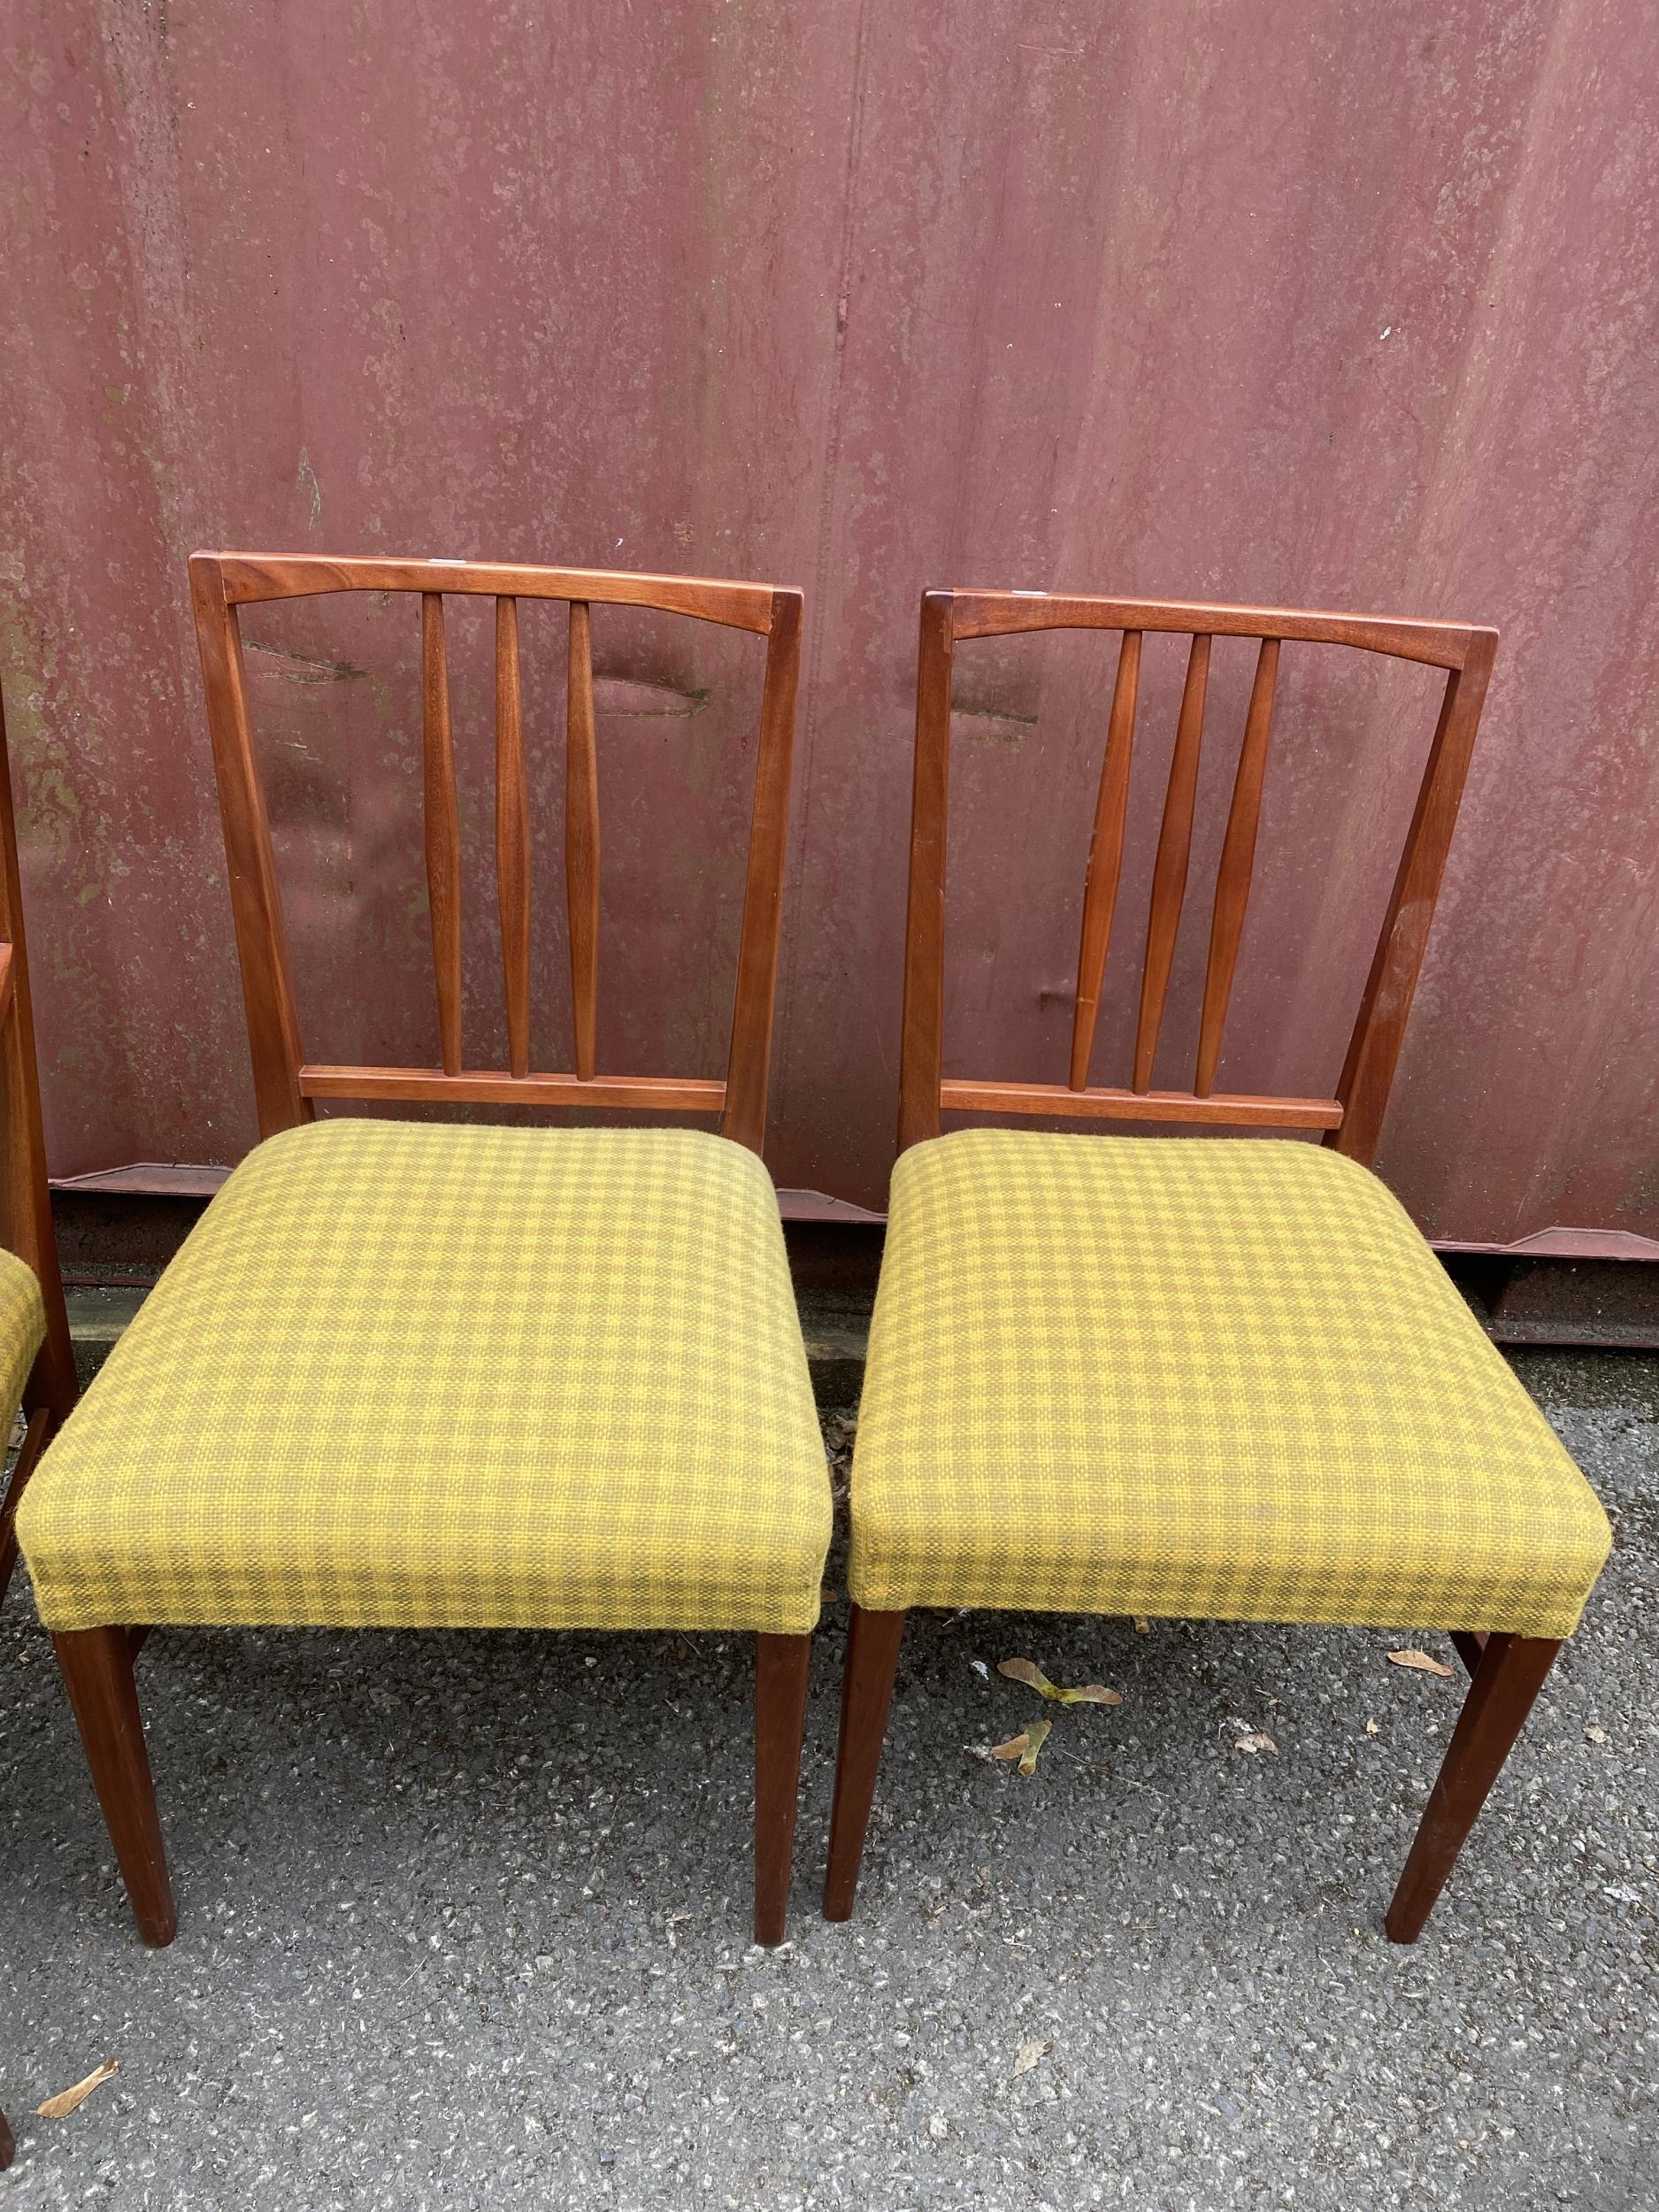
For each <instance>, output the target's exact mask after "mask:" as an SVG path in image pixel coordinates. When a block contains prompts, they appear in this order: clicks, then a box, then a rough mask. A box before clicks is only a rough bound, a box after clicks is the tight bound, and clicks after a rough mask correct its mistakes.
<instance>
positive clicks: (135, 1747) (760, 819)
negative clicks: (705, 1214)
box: [54, 553, 811, 1944]
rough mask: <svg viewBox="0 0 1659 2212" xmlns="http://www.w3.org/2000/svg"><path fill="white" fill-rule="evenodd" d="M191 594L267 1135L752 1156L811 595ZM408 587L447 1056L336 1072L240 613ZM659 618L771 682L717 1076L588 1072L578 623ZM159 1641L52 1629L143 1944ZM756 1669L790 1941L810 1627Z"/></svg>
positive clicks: (262, 566) (152, 1926) (355, 580)
mask: <svg viewBox="0 0 1659 2212" xmlns="http://www.w3.org/2000/svg"><path fill="white" fill-rule="evenodd" d="M190 591H191V597H192V601H193V603H194V607H195V612H196V636H197V641H198V644H199V646H200V649H201V657H202V673H203V680H204V686H205V690H206V698H207V713H208V724H209V729H210V733H211V739H212V747H213V764H214V771H215V774H216V778H217V781H218V787H219V810H220V814H221V817H222V819H223V824H224V833H225V844H226V852H227V859H228V863H229V871H230V890H231V905H232V911H233V915H234V923H235V930H236V946H237V952H238V956H239V958H240V962H241V967H242V995H243V1001H244V1004H245V1007H246V1012H247V1021H248V1038H249V1045H250V1051H251V1054H252V1059H253V1077H254V1089H255V1094H256V1098H257V1110H258V1119H259V1132H260V1135H261V1136H262V1137H269V1136H273V1135H275V1134H277V1133H279V1132H280V1131H282V1130H285V1129H291V1128H294V1127H296V1126H297V1125H299V1124H301V1123H303V1122H309V1121H311V1120H314V1119H315V1118H316V1102H317V1101H318V1100H319V1099H364V1100H370V1099H374V1100H393V1101H403V1102H413V1101H420V1100H433V1101H440V1102H443V1101H447V1102H454V1103H460V1104H469V1103H470V1104H491V1105H520V1106H531V1107H544V1108H559V1107H565V1108H569V1107H582V1106H588V1107H600V1108H612V1109H614V1108H626V1109H630V1110H637V1111H641V1112H656V1113H703V1114H718V1116H719V1118H720V1132H721V1133H722V1135H724V1136H726V1137H729V1138H731V1139H732V1140H733V1141H734V1142H736V1143H738V1144H741V1145H745V1146H747V1147H748V1148H749V1149H750V1150H751V1151H754V1152H757V1153H758V1152H759V1151H760V1149H761V1147H762V1141H763V1140H764V1134H765V1121H766V1089H767V1077H768V1071H769V1062H770V1056H771V1047H772V1002H773V995H774V990H775V985H776V977H777V964H778V937H779V925H780V914H781V907H782V894H783V872H784V858H785V843H786V839H787V831H788V807H789V780H790V767H791V757H792V753H793V748H794V739H795V690H796V685H797V681H798V678H799V672H800V659H801V626H802V606H803V601H802V595H801V593H800V592H799V591H798V590H795V589H793V588H783V587H779V588H773V587H772V586H770V585H765V584H752V583H729V582H718V581H709V580H698V579H692V578H683V577H674V576H644V575H634V574H631V573H629V572H626V571H620V570H614V571H613V570H598V569H591V570H590V569H569V568H538V567H528V566H524V565H518V564H511V563H500V562H487V561H421V560H380V559H364V560H334V559H327V558H324V557H318V556H314V555H310V554H293V555H287V554H260V553H196V554H193V555H192V556H191V558H190ZM361 591H373V592H388V593H404V594H414V595H419V599H420V603H421V611H420V619H421V671H422V746H423V784H424V797H425V814H426V822H425V844H426V883H427V891H428V897H429V902H430V909H431V921H432V949H433V966H434V978H435V986H436V995H437V1010H438V1019H439V1033H440V1039H441V1052H442V1064H441V1065H440V1066H438V1067H436V1068H431V1067H418V1068H404V1067H393V1068H382V1067H340V1066H323V1065H317V1064H312V1063H311V1062H310V1061H308V1060H307V1059H306V1057H305V1055H304V1052H303V1048H302V1045H301V1030H300V1023H299V1017H298V1013H297V1011H296V1004H295V995H294V986H293V980H292V976H291V972H290V964H289V958H288V936H287V931H286V927H285V925H284V921H283V912H282V901H281V895H280V889H279V887H278V882H277V872H276V865H275V859H274V856H273V849H272V842H271V830H270V823H269V819H268V816H267V813H266V809H265V792H264V787H263V784H262V781H261V778H260V773H259V766H258V760H257V754H256V751H255V747H254V736H253V727H252V719H251V715H250V708H249V701H248V684H247V677H246V673H245V671H244V668H243V663H242V634H241V626H240V610H241V608H242V607H243V606H247V605H257V604H263V603H268V602H271V601H276V600H292V599H301V598H308V597H312V596H316V595H322V594H330V593H336V592H361ZM449 595H469V596H480V595H482V596H487V597H491V598H493V599H494V600H495V868H496V887H497V895H498V902H499V910H500V919H501V942H502V967H503V992H504V997H505V1003H506V1017H507V1034H508V1054H509V1064H508V1066H507V1067H506V1068H504V1069H483V1070H480V1069H469V1068H467V1067H466V1066H465V1065H464V1064H463V1056H462V1042H461V1032H462V1023H461V910H460V895H461V894H460V886H461V850H460V830H459V813H458V808H457V796H456V782H455V764H454V755H453V749H452V741H451V731H450V717H449V672H448V655H447V649H446V638H445V627H444V613H443V602H444V599H445V598H446V597H448V596H449ZM521 599H546V600H562V601H564V602H565V603H567V604H568V606H569V608H570V661H569V676H568V687H569V695H568V720H567V726H566V752H565V893H566V905H567V911H568V918H569V933H570V968H571V992H572V1007H573V1015H574V1021H573V1027H574V1031H575V1036H574V1055H573V1056H574V1058H575V1062H576V1066H575V1070H574V1071H573V1072H571V1073H544V1072H540V1071H533V1070H532V1067H531V1062H530V973H531V958H530V825H529V802H528V790H527V784H526V773H525V751H524V717H523V703H522V695H521V687H520V681H519V667H518V601H519V600H521ZM602 604H603V605H614V606H628V607H646V608H656V609H658V610H661V611H664V612H666V613H670V614H680V615H687V616H690V617H693V618H696V619H698V620H701V621H704V622H714V623H718V624H721V625H722V626H726V627H727V628H732V629H737V630H746V631H750V632H752V633H754V634H757V635H758V636H761V637H764V639H765V640H766V671H765V680H764V689H763V693H762V698H761V709H760V733H759V742H758V748H757V760H756V769H755V786H754V798H753V804H752V810H751V813H750V822H749V851H748V868H747V876H746V879H745V887H744V896H743V913H742V921H741V930H740V934H739V941H738V955H737V981H736V990H735V997H734V1004H733V1018H732V1032H731V1048H730V1052H729V1056H728V1059H727V1064H726V1075H725V1077H724V1079H718V1080H715V1079H702V1078H681V1077H673V1076H616V1075H602V1074H600V1073H599V1072H597V1071H596V1068H595V1033H596V1012H597V992H598V932H599V803H598V772H597V764H596V757H595V710H594V691H593V658H592V646H591V633H590V624H589V609H590V608H591V607H593V606H596V605H602ZM148 1633H149V1629H148V1628H147V1627H145V1626H134V1627H131V1628H114V1627H112V1628H88V1629H79V1630H74V1631H72V1632H66V1633H63V1634H59V1635H58V1636H57V1637H55V1638H54V1642H55V1644H56V1647H57V1650H58V1658H59V1661H60V1663H61V1664H62V1667H63V1671H64V1675H65V1680H66V1682H67V1685H68V1688H69V1694H70V1697H71V1699H72V1701H73V1704H74V1708H75V1712H76V1717H77V1719H78V1720H79V1722H80V1724H81V1736H82V1740H83V1741H84V1743H85V1745H86V1749H87V1755H88V1762H89V1763H90V1764H91V1766H92V1770H93V1774H94V1778H95V1780H96V1785H97V1788H98V1793H99V1797H100V1800H101V1801H102V1802H103V1805H104V1814H105V1817H106V1819H107V1820H108V1823H109V1827H110V1833H111V1841H112V1842H113V1844H114V1846H115V1851H116V1856H117V1859H118V1862H119V1865H120V1868H121V1872H122V1875H123V1877H124V1878H125V1881H126V1884H127V1893H128V1896H129V1898H130V1899H131V1901H132V1904H133V1910H134V1918H135V1919H136V1921H137V1923H138V1927H139V1932H140V1933H141V1934H142V1937H143V1938H144V1940H145V1941H146V1942H148V1943H151V1944H165V1943H167V1942H170V1941H171V1940H172V1939H173V1933H174V1932H175V1929H176V1925H177V1923H176V1919H175V1916H174V1911H173V1897H172V1890H171V1886H170V1883H169V1880H168V1876H167V1869H166V1862H165V1854H164V1851H163V1847H162V1839H161V1830H160V1824H159V1820H158V1816H157V1810H156V1799H155V1789H154V1784H153V1781H152V1778H151V1775H150V1764H149V1759H148V1756H147V1755H146V1752H145V1749H144V1739H143V1726H142V1720H141V1719H140V1717H139V1711H138V1703H137V1696H136V1691H135V1688H134V1676H133V1663H134V1658H135V1657H136V1655H137V1653H138V1651H139V1649H140V1647H142V1643H143V1641H144V1640H145V1638H146V1636H147V1635H148ZM810 1651H811V1638H810V1635H798V1636H791V1635H775V1634H767V1633H760V1634H758V1635H757V1637H756V1662H755V1685H756V1690H755V1747H756V1802H755V1851H756V1879H755V1933H756V1939H757V1941H758V1942H762V1943H777V1942H780V1941H781V1939H782V1937H783V1932H784V1927H785V1922H786V1916H787V1907H788V1895H789V1886H790V1870H791V1863H792V1859H793V1852H794V1839H795V1807H796V1797H797V1788H798V1780H799V1770H800V1758H801V1742H802V1734H803V1725H804V1720H805V1709H806V1690H807V1673H808V1665H809V1661H810Z"/></svg>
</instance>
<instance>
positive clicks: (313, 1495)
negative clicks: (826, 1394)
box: [19, 1120, 830, 1634]
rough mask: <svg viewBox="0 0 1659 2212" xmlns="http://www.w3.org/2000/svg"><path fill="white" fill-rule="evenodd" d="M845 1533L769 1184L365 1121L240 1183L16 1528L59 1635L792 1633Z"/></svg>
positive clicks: (747, 1173)
mask: <svg viewBox="0 0 1659 2212" xmlns="http://www.w3.org/2000/svg"><path fill="white" fill-rule="evenodd" d="M829 1534H830V1491H829V1477H828V1470H827V1466H826V1461H825V1456H824V1450H823V1447H822V1444H821V1442H820V1440H819V1434H818V1422H817V1418H816V1415H815V1411H814V1407H813V1402H812V1391H811V1385H810V1380H809V1379H808V1375H807V1367H806V1356H805V1352H804V1350H803V1345H802V1341H801V1331H800V1325H799V1322H798V1320H797V1318H796V1314H795V1301H794V1297H793V1295H792V1294H791V1290H790V1284H789V1274H788V1269H787V1263H786V1260H785V1256H784V1248H783V1234H782V1230H781V1227H780V1223H779V1219H778V1206H777V1200H776V1196H775V1194H774V1193H773V1190H772V1183H771V1180H770V1179H769V1177H768V1176H767V1173H766V1171H765V1169H764V1167H763V1166H762V1165H761V1164H760V1162H759V1161H758V1160H757V1158H756V1157H755V1156H754V1155H753V1154H752V1153H750V1152H748V1151H745V1150H744V1149H743V1148H741V1146H738V1145H736V1144H733V1143H730V1142H727V1141H726V1140H724V1139H722V1138H719V1137H713V1136H706V1135H703V1134H701V1133H696V1132H692V1131H685V1130H670V1129H643V1130H616V1129H531V1130H518V1129H498V1128H480V1127H470V1128H456V1127H434V1126H423V1125H415V1124H411V1123H400V1122H395V1121H370V1120H334V1121H326V1122H319V1123H317V1124H315V1125H311V1126H308V1127H303V1128H299V1129H294V1130H290V1131H288V1132H286V1133H284V1134H283V1135H281V1136H278V1137H273V1138H272V1139H270V1140H269V1141H267V1142H266V1143H264V1144H262V1145H260V1146H258V1147H257V1149H256V1150H255V1151H254V1152H252V1153H251V1154H250V1156H249V1157H248V1158H247V1159H246V1160H245V1161H244V1162H243V1164H242V1166H240V1167H239V1168H238V1169H237V1170H236V1171H235V1172H234V1175H232V1176H231V1178H230V1179H229V1180H228V1182H227V1184H226V1185H225V1187H224V1189H223V1190H222V1191H221V1192H220V1193H219V1196H218V1197H217V1198H215V1199H214V1201H213V1202H212V1204H211V1206H210V1207H209V1208H208V1210H207V1211H206V1213H205V1214H204V1217H203V1218H202V1220H201V1222H200V1223H199V1224H198V1225H197V1226H196V1229H195V1231H194V1232H193V1233H192V1234H191V1235H190V1237H189V1239H188V1241H187V1242H186V1244H185V1246H184V1248H183V1249H182V1250H181V1251H180V1254H179V1256H178V1257H177V1258H176V1259H175V1260H174V1261H173V1264H172V1266H170V1267H169V1268H168V1270H167V1271H166V1273H165V1276H164V1277H163V1279H162V1280H161V1282H160V1283H159V1284H158V1285H157V1288H156V1289H155V1290H154V1291H153V1292H152V1293H151V1294H150V1297H149V1298H148V1299H147V1300H146V1301H145V1302H144V1304H143V1306H142V1309H141V1310H140V1312H139V1315H138V1317H137V1318H136V1320H134V1323H133V1325H132V1326H131V1327H130V1328H129V1329H128V1330H127V1333H126V1335H125V1336H124V1337H123V1338H122V1339H121V1341H120V1343H119V1345H118V1346H117V1347H116V1349H115V1351H114V1352H113V1353H112V1354H111V1357H110V1359H109V1362H108V1363H107V1364H106V1365H105V1367H104V1370H103V1371H102V1372H101V1373H100V1374H99V1375H98V1377H97V1378H96V1380H95V1381H94V1383H93V1384H92V1386H91V1387H90V1389H89V1390H88V1392H87V1394H86V1395H85V1397H84V1398H83V1399H82V1400H81V1404H80V1406H79V1407H78V1408H77V1409H76V1411H75V1412H74V1413H73V1415H72V1417H70V1419H69V1420H68V1421H67V1422H66V1423H65V1426H64V1428H63V1430H62V1432H61V1433H60V1434H59V1436H58V1440H57V1441H56V1442H55V1443H54V1444H53V1445H52V1447H51V1448H50V1450H49V1451H48V1452H47V1454H46V1455H45V1457H44V1459H43V1460H42V1463H41V1466H40V1469H39V1471H38V1472H37V1473H36V1474H35V1479H34V1480H33V1482H32V1483H31V1484H30V1486H29V1488H28V1491H27V1494H26V1495H25V1498H24V1502H23V1507H22V1510H21V1512H20V1514H19V1540H20V1541H21V1544H22V1548H23V1552H24V1555H25V1557H26V1558H27V1562H28V1564H29V1570H30V1572H31V1574H32V1575H33V1578H34V1581H35V1594H36V1598H37V1601H38V1603H39V1607H40V1612H41V1617H42V1619H43V1620H44V1621H45V1622H46V1624H47V1625H48V1626H49V1627H51V1628H54V1629H66V1628H82V1627H88V1626H92V1625H96V1624H103V1623H109V1622H173V1623H184V1622H202V1623H223V1624H234V1623H242V1624H263V1623H310V1624H315V1625H319V1626H408V1627H417V1626H426V1627H473V1628H494V1627H518V1628H531V1627H537V1628H541V1627H548V1628H574V1627H584V1628H657V1627H676V1628H724V1629H760V1630H770V1631H773V1632H780V1633H785V1634H789V1633H799V1632H803V1631H805V1630H807V1629H810V1627H811V1626H812V1625H813V1624H814V1623H815V1622H816V1620H817V1619H818V1592H819V1585H820V1581H821V1578H822V1572H823V1565H824V1556H825V1553H826V1548H827V1547H828V1542H829Z"/></svg>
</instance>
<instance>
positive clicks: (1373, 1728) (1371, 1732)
mask: <svg viewBox="0 0 1659 2212" xmlns="http://www.w3.org/2000/svg"><path fill="white" fill-rule="evenodd" d="M1365 1733H1366V1734H1367V1735H1368V1736H1380V1735H1381V1733H1382V1731H1381V1729H1380V1728H1379V1727H1378V1725H1377V1724H1376V1722H1375V1721H1374V1720H1368V1721H1367V1722H1366V1724H1365Z"/></svg>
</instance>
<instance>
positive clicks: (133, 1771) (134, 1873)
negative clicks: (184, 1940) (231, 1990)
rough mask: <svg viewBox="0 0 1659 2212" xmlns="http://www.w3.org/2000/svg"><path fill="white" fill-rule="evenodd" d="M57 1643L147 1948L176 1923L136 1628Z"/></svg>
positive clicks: (71, 1633) (81, 1631)
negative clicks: (136, 1674) (137, 1684)
mask: <svg viewBox="0 0 1659 2212" xmlns="http://www.w3.org/2000/svg"><path fill="white" fill-rule="evenodd" d="M52 1642H53V1645H54V1646H55V1647H56V1649H57V1652H58V1665H59V1666H60V1667H61V1668H62V1669H63V1675H64V1682H65V1686H66V1687H67V1689H68V1692H69V1702H70V1704H71V1705H72V1706H73V1708H74V1714H75V1720H76V1722H77V1724H78V1725H79V1727H80V1730H81V1743H82V1744H83V1745H84V1746H85V1747H86V1754H87V1764H88V1766H89V1767H90V1768H91V1770H92V1781H93V1786H94V1787H95V1788H96V1791H97V1793H98V1802H99V1804H100V1805H102V1806H103V1808H104V1822H105V1824H106V1825H107V1827H108V1829H109V1832H110V1841H111V1843H112V1844H113V1845H114V1847H115V1859H116V1863H117V1865H118V1866H119V1868H120V1870H121V1877H122V1879H123V1880H124V1881H125V1882H126V1884H127V1897H128V1899H129V1900H130V1901H131V1903H132V1908H133V1917H134V1920H136V1921H137V1923H138V1932H139V1934H140V1935H141V1936H142V1938H143V1939H144V1941H145V1942H146V1943H150V1944H156V1945H160V1944H164V1943H171V1942H172V1941H173V1937H174V1935H175V1934H176V1933H177V1932H178V1926H179V1923H178V1918H177V1916H176V1915H175V1914H174V1912H173V1891H172V1888H171V1886H170V1885H169V1883H168V1880H167V1859H166V1854H165V1851H164V1849H163V1847H162V1841H161V1821H160V1817H159V1816H158V1815H157V1811H156V1787H155V1784H154V1782H153V1781H152V1780H151V1779H150V1754H149V1753H148V1752H147V1751H146V1749H145V1748H144V1724H143V1721H142V1718H141V1717H140V1715H139V1710H138V1693H137V1690H136V1689H135V1688H134V1684H133V1649H132V1635H131V1631H130V1630H128V1629H126V1628H75V1629H65V1630H60V1631H56V1632H54V1633H53V1636H52Z"/></svg>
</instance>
